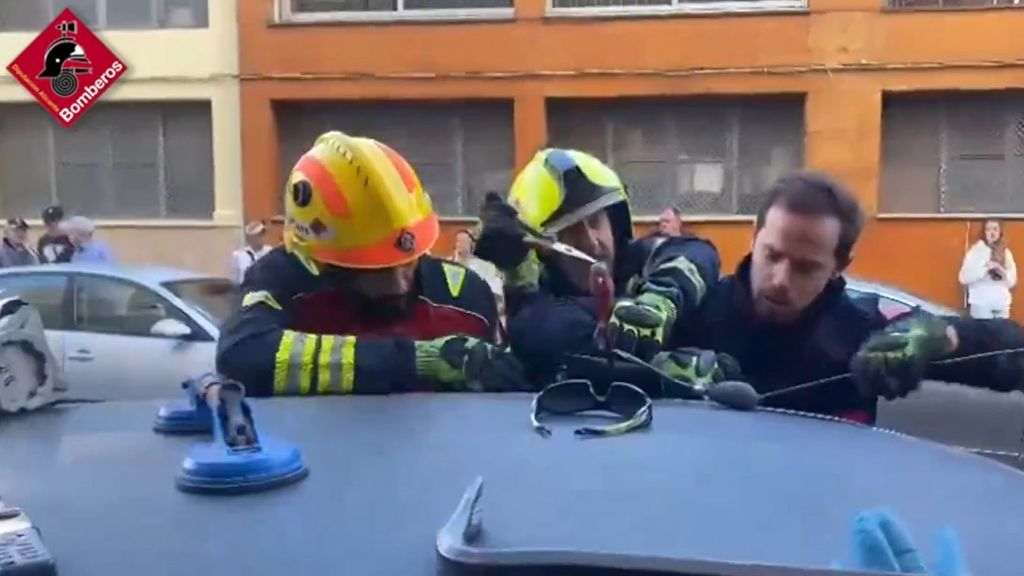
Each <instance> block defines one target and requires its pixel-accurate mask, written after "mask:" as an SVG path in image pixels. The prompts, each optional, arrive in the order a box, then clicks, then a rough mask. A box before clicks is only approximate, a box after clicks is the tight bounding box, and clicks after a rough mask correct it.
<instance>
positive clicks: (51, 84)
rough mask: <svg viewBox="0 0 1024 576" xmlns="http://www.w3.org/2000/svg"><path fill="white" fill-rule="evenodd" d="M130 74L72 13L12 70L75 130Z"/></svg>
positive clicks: (66, 12)
mask: <svg viewBox="0 0 1024 576" xmlns="http://www.w3.org/2000/svg"><path fill="white" fill-rule="evenodd" d="M127 69H128V67H127V66H126V65H125V64H124V62H122V61H121V59H120V58H118V57H117V56H116V55H114V53H113V52H111V51H110V49H109V48H107V46H106V45H104V44H103V43H102V42H101V41H100V40H99V38H97V37H96V35H95V34H93V33H92V31H91V30H89V28H88V27H87V26H86V25H85V24H84V23H82V21H81V20H80V19H79V18H78V17H77V16H75V14H74V13H73V12H71V10H69V9H65V10H64V11H63V12H61V13H60V14H59V15H58V16H57V18H56V19H54V21H53V22H52V23H51V24H50V25H49V26H48V27H47V28H45V29H44V30H43V31H42V32H41V33H40V34H39V35H38V36H36V38H35V40H33V41H32V42H31V43H30V44H29V45H28V47H27V48H25V50H23V51H22V53H21V54H19V55H18V57H17V58H15V59H14V61H13V62H11V64H10V65H9V66H8V67H7V71H8V72H10V73H11V75H12V76H14V78H15V79H17V80H18V82H20V83H21V85H22V86H24V87H25V89H27V90H28V91H29V93H31V94H32V95H33V96H34V97H35V98H36V100H37V101H38V102H39V103H40V104H42V106H43V107H44V108H46V109H47V110H48V111H50V113H51V114H52V115H53V117H54V118H56V119H57V120H58V121H59V122H60V123H61V125H63V126H64V127H65V128H69V127H71V126H73V125H74V124H75V122H77V121H78V119H79V118H81V117H82V115H83V114H84V113H85V112H86V111H88V110H89V108H91V107H92V106H93V104H95V103H96V100H97V99H99V97H100V96H102V95H103V93H104V92H106V91H107V89H108V88H110V86H111V85H113V83H114V82H116V81H117V79H118V78H120V77H121V75H122V74H124V73H125V71H127Z"/></svg>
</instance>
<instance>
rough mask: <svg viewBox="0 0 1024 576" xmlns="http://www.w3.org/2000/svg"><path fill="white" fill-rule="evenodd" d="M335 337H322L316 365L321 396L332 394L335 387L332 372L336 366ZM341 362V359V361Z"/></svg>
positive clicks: (318, 388) (317, 385) (317, 384)
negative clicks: (332, 368) (333, 366)
mask: <svg viewBox="0 0 1024 576" xmlns="http://www.w3.org/2000/svg"><path fill="white" fill-rule="evenodd" d="M333 350H334V336H330V335H324V336H321V337H320V358H319V359H318V360H317V363H316V391H317V393H319V394H330V392H331V389H332V388H333V387H334V374H335V372H334V371H333V370H331V367H332V365H333V364H334V360H335V358H334V355H333V354H332V352H333ZM339 360H340V359H339Z"/></svg>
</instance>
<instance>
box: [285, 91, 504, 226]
mask: <svg viewBox="0 0 1024 576" xmlns="http://www.w3.org/2000/svg"><path fill="white" fill-rule="evenodd" d="M275 112H276V115H277V124H278V126H280V135H279V137H280V139H281V144H280V146H279V150H280V158H279V161H280V166H281V175H282V178H285V177H287V175H288V173H289V172H290V171H291V168H292V166H294V165H295V162H296V161H297V160H298V158H299V156H301V155H302V154H303V153H304V152H305V151H306V150H308V149H309V147H310V146H312V145H313V142H314V140H316V137H317V136H318V135H320V134H322V133H324V132H327V131H328V130H341V131H343V132H346V133H348V134H351V135H353V136H366V137H370V138H375V139H377V140H380V141H381V142H384V143H385V144H387V145H388V146H390V147H392V148H394V149H395V150H397V151H398V152H399V153H400V154H402V155H403V156H404V157H405V158H406V159H407V160H408V161H409V163H410V164H412V167H413V168H414V169H415V170H416V173H417V174H418V175H419V177H420V181H421V182H422V184H423V187H424V189H425V190H426V191H427V193H428V194H430V198H431V200H432V201H433V203H434V209H435V210H437V211H438V213H439V214H441V215H442V216H473V217H475V216H477V215H478V214H479V212H480V204H481V202H482V201H483V197H484V194H485V193H487V192H488V191H491V190H493V191H496V192H502V193H503V192H505V191H506V190H508V187H509V185H510V184H511V182H512V176H513V170H514V165H515V149H514V136H513V128H512V103H511V102H466V103H436V104H434V103H412V102H403V103H380V102H347V103H330V104H327V103H317V104H305V103H303V104H281V105H279V106H278V107H277V108H276V110H275ZM283 187H284V183H283V182H282V184H281V188H282V189H283ZM281 202H282V205H281V206H282V210H283V198H282V200H281Z"/></svg>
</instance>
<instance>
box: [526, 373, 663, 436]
mask: <svg viewBox="0 0 1024 576" xmlns="http://www.w3.org/2000/svg"><path fill="white" fill-rule="evenodd" d="M595 411H600V412H610V413H612V414H615V415H616V416H620V417H622V418H624V419H625V420H624V421H623V422H619V423H617V424H612V425H609V426H584V427H582V428H577V429H576V431H575V434H576V435H577V436H616V435H619V434H625V433H627V432H630V431H632V430H639V429H641V428H646V427H648V426H650V425H651V421H652V420H653V417H654V407H653V405H652V404H651V399H650V397H649V396H647V394H645V393H644V391H643V390H641V389H639V388H637V387H636V386H633V385H632V384H627V383H625V382H613V383H612V384H611V385H609V386H608V391H607V393H605V394H598V393H597V391H596V390H595V389H594V385H593V383H592V382H591V381H590V380H563V381H561V382H555V383H554V384H550V385H548V386H547V387H545V388H544V389H543V390H541V391H540V392H538V393H537V395H536V396H534V398H533V405H532V407H531V414H530V421H531V422H532V423H533V429H534V430H535V431H536V432H537V433H538V434H540V435H541V436H544V437H547V436H550V435H551V430H550V429H549V428H548V427H546V426H544V425H543V424H541V423H540V417H541V416H542V415H544V414H551V415H568V414H581V413H584V412H595Z"/></svg>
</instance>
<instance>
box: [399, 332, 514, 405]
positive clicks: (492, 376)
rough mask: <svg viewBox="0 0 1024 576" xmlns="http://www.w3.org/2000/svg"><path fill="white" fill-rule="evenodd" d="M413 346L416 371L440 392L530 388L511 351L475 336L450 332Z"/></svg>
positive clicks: (509, 390) (502, 390) (505, 390)
mask: <svg viewBox="0 0 1024 576" xmlns="http://www.w3.org/2000/svg"><path fill="white" fill-rule="evenodd" d="M415 345H416V373H417V375H418V376H419V377H420V378H422V379H424V380H428V381H430V382H432V383H434V384H435V385H436V386H437V389H438V390H439V391H442V392H511V391H524V390H531V389H532V388H531V386H530V383H529V381H528V380H527V379H526V376H525V374H524V371H523V366H522V364H520V363H519V360H517V359H516V357H515V356H514V355H513V354H512V352H511V351H509V350H506V349H504V348H500V347H498V346H495V345H493V344H490V343H488V342H484V341H483V340H480V339H478V338H472V337H469V336H462V335H452V336H444V337H441V338H437V339H434V340H423V341H418V342H416V343H415Z"/></svg>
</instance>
